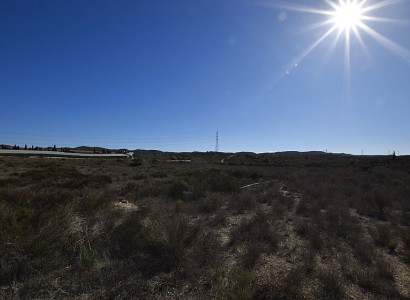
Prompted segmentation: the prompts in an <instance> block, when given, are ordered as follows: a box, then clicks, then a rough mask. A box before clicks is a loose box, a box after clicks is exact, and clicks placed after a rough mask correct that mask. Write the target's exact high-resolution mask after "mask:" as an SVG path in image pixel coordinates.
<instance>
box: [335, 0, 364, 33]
mask: <svg viewBox="0 0 410 300" xmlns="http://www.w3.org/2000/svg"><path fill="white" fill-rule="evenodd" d="M339 3H340V5H336V6H335V11H334V12H333V19H332V21H333V22H334V25H335V26H336V27H337V28H338V29H339V30H344V31H350V30H352V29H353V30H354V29H355V28H356V26H358V25H360V23H361V21H362V18H363V9H362V7H361V4H358V3H357V1H354V0H353V1H351V0H346V1H339ZM362 3H364V2H362Z"/></svg>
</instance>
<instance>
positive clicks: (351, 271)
mask: <svg viewBox="0 0 410 300" xmlns="http://www.w3.org/2000/svg"><path fill="white" fill-rule="evenodd" d="M222 158H226V159H227V160H226V162H225V164H221V163H220V161H221V159H222ZM172 159H174V160H175V159H191V160H192V163H190V164H186V163H185V164H184V163H174V162H169V160H172ZM409 169H410V160H409V159H408V158H407V157H398V158H396V160H394V161H393V160H391V159H390V158H388V157H384V158H383V157H375V158H367V157H361V158H359V159H356V158H352V157H350V156H337V155H334V156H332V155H325V154H322V155H319V154H306V155H303V154H300V155H299V154H286V155H285V154H283V155H282V154H272V155H269V154H264V155H255V154H249V153H241V154H237V155H235V156H234V157H232V158H229V159H228V155H225V154H222V153H202V154H201V153H192V154H167V153H160V152H158V153H151V152H147V153H141V157H140V158H138V159H136V160H133V161H130V160H126V159H108V160H104V159H78V160H74V159H67V160H61V161H57V160H51V159H46V158H27V157H0V170H1V171H0V298H5V299H29V298H67V299H71V298H73V299H85V298H87V299H130V298H135V295H138V296H139V297H140V298H143V299H181V298H186V299H345V298H352V299H363V298H366V297H367V298H373V299H408V298H409V297H410V290H409V286H410V281H409V278H410V271H409V265H410V264H409V262H410V234H409V233H410V223H409V221H408V219H409V218H408V216H409V215H410V203H409V201H408V195H410V173H409V172H408V170H409ZM252 183H260V184H257V185H253V186H250V187H246V188H241V187H243V186H246V185H249V184H252ZM119 201H128V203H129V204H130V205H128V206H127V205H123V206H121V205H115V204H116V203H117V204H118V202H119ZM131 208H132V209H131Z"/></svg>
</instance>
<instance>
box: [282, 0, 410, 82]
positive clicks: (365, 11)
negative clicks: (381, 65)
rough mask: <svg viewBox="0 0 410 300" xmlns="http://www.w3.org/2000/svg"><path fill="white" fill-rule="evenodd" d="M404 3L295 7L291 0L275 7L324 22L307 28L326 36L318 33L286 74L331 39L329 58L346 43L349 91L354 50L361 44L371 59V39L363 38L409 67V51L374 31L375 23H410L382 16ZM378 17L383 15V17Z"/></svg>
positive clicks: (381, 0)
mask: <svg viewBox="0 0 410 300" xmlns="http://www.w3.org/2000/svg"><path fill="white" fill-rule="evenodd" d="M278 1H279V0H278ZM402 1H404V0H394V1H393V0H372V1H371V0H322V4H320V1H317V2H319V4H318V6H305V5H303V4H302V5H301V4H295V3H293V4H292V3H291V1H289V0H288V1H287V3H283V4H278V5H275V7H280V8H282V9H287V10H293V11H300V12H304V13H310V14H316V15H318V16H319V17H321V19H322V20H320V19H318V22H317V23H313V24H312V25H311V26H308V27H307V31H309V30H322V28H323V31H322V32H323V34H322V35H320V34H319V35H318V37H317V38H316V39H315V40H313V41H312V43H311V44H310V45H308V47H307V48H306V49H305V50H304V51H302V52H301V53H300V54H299V56H297V57H295V58H294V59H293V60H292V62H291V63H290V64H289V67H288V69H287V70H286V71H285V74H287V75H288V74H290V73H291V70H292V69H293V68H294V66H297V65H299V64H300V62H301V61H302V60H303V59H304V58H305V57H306V56H308V55H309V54H310V53H311V52H313V50H315V49H316V48H317V47H318V46H319V45H320V44H322V43H323V42H324V41H325V40H331V42H330V47H329V48H328V50H327V53H326V56H328V55H329V54H332V53H333V52H334V51H335V49H336V47H337V45H338V44H339V43H340V42H342V43H343V44H344V71H345V72H344V73H345V79H346V81H345V82H346V84H347V87H348V89H350V82H351V52H352V49H351V48H352V47H357V44H358V45H359V46H360V47H361V49H362V50H363V52H364V53H365V55H366V56H368V57H370V51H369V48H368V44H369V43H368V39H367V41H366V40H365V39H364V38H368V37H370V38H371V39H373V40H374V41H376V42H377V43H379V44H380V45H381V46H382V47H384V48H385V49H387V50H388V51H390V52H391V53H392V54H394V55H396V56H397V57H398V58H399V59H401V60H402V61H403V62H404V63H405V64H407V65H409V66H410V50H409V49H407V48H405V47H403V46H401V45H400V44H398V43H396V42H395V41H393V40H391V39H390V38H389V37H388V36H386V35H383V34H382V33H381V32H378V31H377V30H376V29H375V28H373V25H374V24H375V23H391V24H410V22H409V21H408V20H406V19H405V20H400V19H395V18H386V17H383V16H382V14H383V10H384V8H387V7H389V6H393V5H396V4H399V3H401V2H402ZM378 14H381V16H379V15H378ZM365 36H367V37H365ZM352 40H356V41H357V43H356V45H354V44H352Z"/></svg>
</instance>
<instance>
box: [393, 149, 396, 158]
mask: <svg viewBox="0 0 410 300" xmlns="http://www.w3.org/2000/svg"><path fill="white" fill-rule="evenodd" d="M393 159H396V151H395V150H393Z"/></svg>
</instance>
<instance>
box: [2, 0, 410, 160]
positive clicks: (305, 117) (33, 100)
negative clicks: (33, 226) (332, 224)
mask: <svg viewBox="0 0 410 300" xmlns="http://www.w3.org/2000/svg"><path fill="white" fill-rule="evenodd" d="M382 2H383V1H376V0H374V1H368V3H366V5H367V6H371V5H375V4H377V3H382ZM390 2H391V3H394V4H392V5H388V6H384V7H380V8H379V9H375V10H372V11H369V13H368V15H370V16H377V17H383V18H389V19H394V20H396V21H389V22H387V21H384V22H379V21H374V20H373V21H372V20H368V21H367V20H366V21H363V22H364V23H365V24H366V25H367V26H369V27H371V28H373V30H375V32H378V33H379V34H382V35H383V36H384V37H385V38H386V39H388V40H389V41H391V43H389V42H386V39H385V40H380V39H379V41H378V40H377V39H375V38H373V37H372V36H371V35H370V34H368V33H366V32H365V30H362V29H361V28H359V29H358V31H359V33H360V34H361V37H362V44H363V45H365V48H366V49H367V50H364V49H363V47H362V46H361V45H360V43H359V41H358V39H357V38H355V36H353V33H351V34H352V37H351V45H350V72H347V71H346V70H347V69H346V56H345V40H344V35H342V38H340V40H339V41H338V42H337V43H336V44H335V45H333V46H334V47H333V46H332V44H333V42H332V41H334V37H335V36H336V31H335V32H333V33H332V34H330V35H329V36H328V38H326V39H324V40H323V41H322V42H321V43H320V44H319V45H317V47H315V48H314V49H313V50H312V51H311V52H310V53H308V54H307V55H306V56H304V57H303V58H302V59H301V55H302V54H303V53H304V52H305V51H306V50H307V49H309V46H310V45H312V43H314V42H315V41H316V40H317V39H319V38H320V37H321V36H323V35H324V34H325V33H326V32H327V31H328V30H329V29H330V28H331V27H332V26H333V24H332V23H329V24H327V25H324V26H321V27H317V28H313V29H312V28H311V27H312V25H314V24H318V23H319V22H321V21H326V20H329V16H327V15H321V14H315V13H307V12H305V11H302V10H298V9H296V8H297V5H303V6H305V7H312V8H317V9H322V10H323V9H324V10H332V8H331V7H330V6H329V5H328V4H326V3H325V2H324V1H318V0H303V1H302V0H300V1H297V0H294V1H283V2H280V1H273V0H271V1H242V0H236V1H221V0H203V1H178V0H175V1H154V0H146V1H144V0H141V1H131V0H121V1H106V0H98V1H97V0H96V1H91V0H89V1H84V0H81V1H80V0H72V1H63V0H56V1H51V0H47V1H46V0H30V1H28V0H27V1H25V0H19V1H15V0H2V1H0V104H1V110H0V143H4V144H13V145H14V144H20V145H24V144H27V145H32V144H33V145H35V146H36V145H39V146H48V145H54V144H56V145H57V146H80V145H90V146H103V147H111V148H123V147H126V148H129V149H159V150H164V151H208V150H210V151H212V150H214V149H215V134H216V131H218V132H219V149H220V151H224V152H236V151H253V152H265V151H283V150H297V151H309V150H322V151H325V150H326V149H328V151H330V152H346V153H352V154H360V153H361V150H362V149H363V150H364V153H365V154H387V153H388V151H393V150H396V152H398V151H399V152H400V154H410V139H409V132H410V117H409V112H410V56H409V55H408V53H410V52H408V51H409V50H408V49H410V34H409V29H410V24H409V23H408V22H407V21H406V20H410V3H409V1H390ZM282 4H283V5H282ZM399 20H401V21H400V22H399ZM398 45H400V47H401V48H400V47H399V46H398ZM331 49H333V51H331ZM347 74H350V78H349V77H348V76H347Z"/></svg>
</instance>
